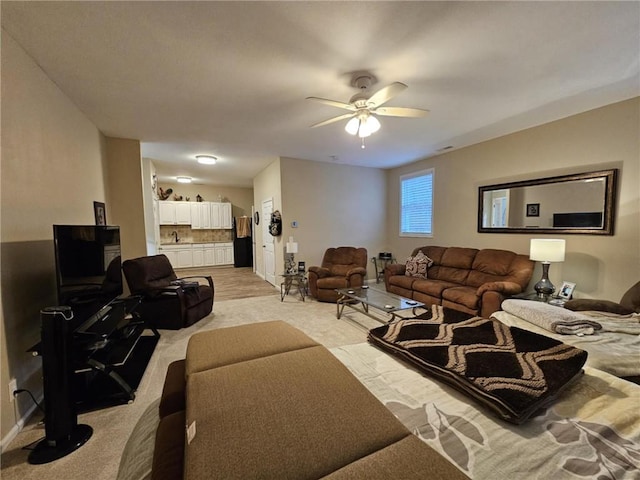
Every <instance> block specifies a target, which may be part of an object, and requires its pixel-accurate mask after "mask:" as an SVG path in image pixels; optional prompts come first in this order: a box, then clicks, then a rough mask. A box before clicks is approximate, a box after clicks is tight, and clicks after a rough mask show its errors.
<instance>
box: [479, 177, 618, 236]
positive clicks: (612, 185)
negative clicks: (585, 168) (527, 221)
mask: <svg viewBox="0 0 640 480" xmlns="http://www.w3.org/2000/svg"><path fill="white" fill-rule="evenodd" d="M617 174H618V169H616V168H613V169H610V170H600V171H597V172H587V173H577V174H573V175H561V176H557V177H547V178H538V179H534V180H524V181H520V182H511V183H499V184H494V185H486V186H482V187H478V233H529V234H539V233H553V234H558V233H562V234H588V235H613V224H614V218H615V201H616V179H617ZM590 178H604V179H605V191H604V215H603V222H602V227H600V228H561V227H558V228H526V227H483V226H482V218H483V211H482V207H483V204H484V202H483V198H484V194H485V192H489V191H491V190H504V189H508V188H514V187H528V186H532V185H547V184H550V183H563V182H573V181H576V180H588V179H590Z"/></svg>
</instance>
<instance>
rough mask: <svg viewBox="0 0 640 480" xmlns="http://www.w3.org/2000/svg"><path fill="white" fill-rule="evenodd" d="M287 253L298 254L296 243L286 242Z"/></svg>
mask: <svg viewBox="0 0 640 480" xmlns="http://www.w3.org/2000/svg"><path fill="white" fill-rule="evenodd" d="M286 248H287V253H298V243H297V242H287V247H286Z"/></svg>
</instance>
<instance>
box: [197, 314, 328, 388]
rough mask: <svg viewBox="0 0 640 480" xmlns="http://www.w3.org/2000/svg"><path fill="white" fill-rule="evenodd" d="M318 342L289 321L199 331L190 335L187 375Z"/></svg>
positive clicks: (307, 346)
mask: <svg viewBox="0 0 640 480" xmlns="http://www.w3.org/2000/svg"><path fill="white" fill-rule="evenodd" d="M316 345H319V344H318V342H316V341H314V340H312V339H311V338H309V337H308V336H307V335H305V334H304V333H302V332H301V331H300V330H298V329H297V328H294V327H292V326H291V325H289V324H288V323H286V322H283V321H280V320H277V321H272V322H260V323H252V324H248V325H239V326H235V327H227V328H218V329H215V330H209V331H206V332H200V333H196V334H195V335H193V336H192V337H191V338H190V339H189V343H188V345H187V359H186V365H185V373H186V375H187V376H189V375H191V374H193V373H195V372H200V371H203V370H208V369H211V368H217V367H222V366H225V365H230V364H234V363H238V362H243V361H246V360H252V359H254V358H259V357H265V356H268V355H275V354H278V353H281V352H286V351H290V350H297V349H303V348H309V347H314V346H316Z"/></svg>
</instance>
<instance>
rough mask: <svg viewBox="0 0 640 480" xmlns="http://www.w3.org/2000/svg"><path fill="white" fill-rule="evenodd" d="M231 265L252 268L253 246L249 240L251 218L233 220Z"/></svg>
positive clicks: (235, 218)
mask: <svg viewBox="0 0 640 480" xmlns="http://www.w3.org/2000/svg"><path fill="white" fill-rule="evenodd" d="M233 265H234V267H251V266H253V245H252V239H251V218H250V217H246V216H244V217H234V218H233Z"/></svg>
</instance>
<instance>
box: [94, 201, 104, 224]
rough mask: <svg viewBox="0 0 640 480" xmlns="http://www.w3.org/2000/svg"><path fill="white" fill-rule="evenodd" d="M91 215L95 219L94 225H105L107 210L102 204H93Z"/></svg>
mask: <svg viewBox="0 0 640 480" xmlns="http://www.w3.org/2000/svg"><path fill="white" fill-rule="evenodd" d="M93 215H94V216H95V217H96V225H106V224H107V209H106V207H105V206H104V203H102V202H93Z"/></svg>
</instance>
